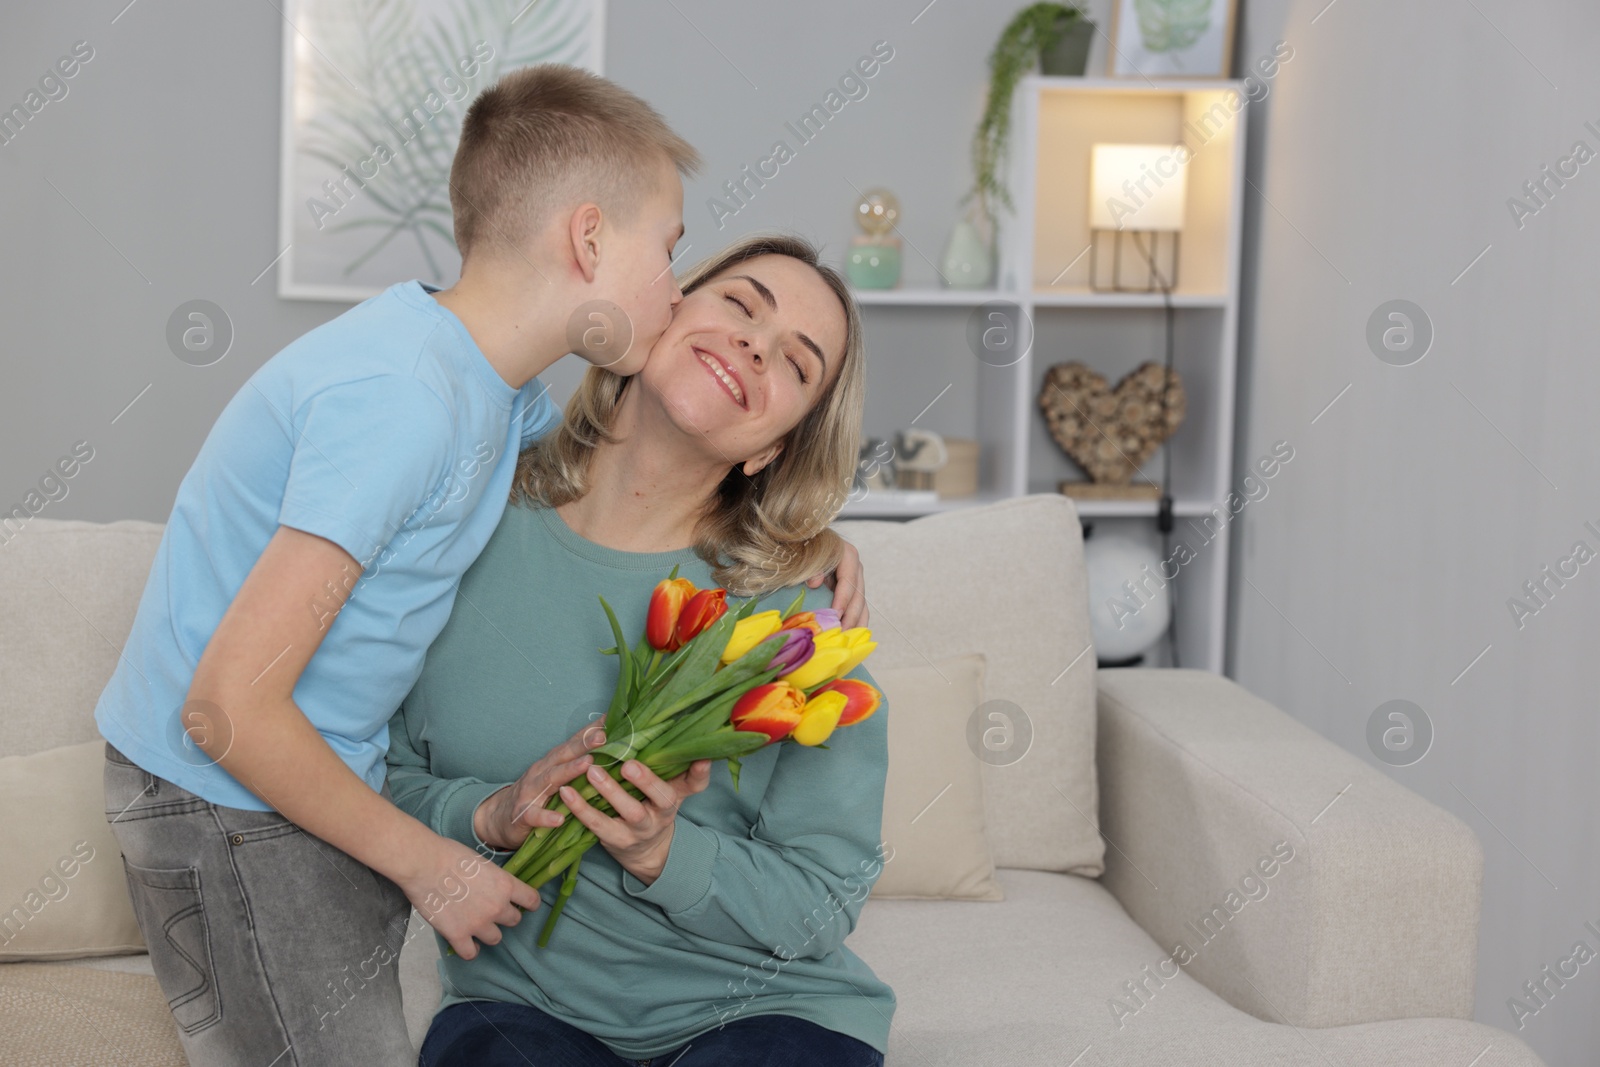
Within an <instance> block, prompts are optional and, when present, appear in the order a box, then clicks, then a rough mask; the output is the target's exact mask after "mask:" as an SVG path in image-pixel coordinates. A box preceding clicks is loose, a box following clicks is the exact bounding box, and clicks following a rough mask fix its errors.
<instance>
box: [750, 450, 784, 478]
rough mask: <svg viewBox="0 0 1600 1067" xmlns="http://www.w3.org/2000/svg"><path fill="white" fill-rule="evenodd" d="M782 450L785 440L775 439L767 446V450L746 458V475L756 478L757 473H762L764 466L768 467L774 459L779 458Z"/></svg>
mask: <svg viewBox="0 0 1600 1067" xmlns="http://www.w3.org/2000/svg"><path fill="white" fill-rule="evenodd" d="M782 451H783V442H782V441H774V442H773V443H772V444H771V445H769V446H768V447H767V449H766V451H764V452H762V453H761V454H760V455H759V456H751V457H750V458H749V459H747V460H745V461H744V475H745V477H746V478H754V477H755V476H756V475H758V474H760V473H761V471H762V470H763V469H764V468H766V467H767V466H768V465H769V464H770V463H771V462H772V461H773V460H775V459H777V458H778V455H779V454H780V453H781V452H782Z"/></svg>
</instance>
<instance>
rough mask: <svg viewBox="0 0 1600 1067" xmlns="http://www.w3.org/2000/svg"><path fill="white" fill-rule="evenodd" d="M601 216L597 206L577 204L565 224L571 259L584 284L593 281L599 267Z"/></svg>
mask: <svg viewBox="0 0 1600 1067" xmlns="http://www.w3.org/2000/svg"><path fill="white" fill-rule="evenodd" d="M602 221H603V216H602V215H601V212H600V205H599V204H579V205H578V207H577V209H576V210H574V211H573V213H572V217H571V218H570V219H569V220H568V222H567V237H568V240H569V241H570V242H571V245H572V259H573V262H574V263H576V264H577V267H578V272H579V273H581V274H582V275H583V280H584V281H586V282H592V281H594V275H595V271H596V270H598V269H599V267H600V224H601V222H602Z"/></svg>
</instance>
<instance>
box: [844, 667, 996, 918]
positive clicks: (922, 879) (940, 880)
mask: <svg viewBox="0 0 1600 1067" xmlns="http://www.w3.org/2000/svg"><path fill="white" fill-rule="evenodd" d="M872 680H873V681H875V682H877V683H878V686H879V687H880V688H881V689H882V690H883V694H884V697H885V699H886V700H887V701H888V705H889V780H888V782H887V783H886V784H885V786H884V796H883V830H882V837H883V842H884V844H885V846H886V851H885V858H884V864H883V872H882V873H881V874H880V875H879V876H878V880H877V882H875V883H874V884H873V886H872V896H874V897H877V898H879V899H912V900H943V899H959V900H1001V899H1003V897H1004V894H1003V893H1001V891H1000V886H999V884H998V883H997V882H996V881H995V880H994V859H993V857H992V856H991V854H990V849H989V839H988V837H987V836H985V834H984V810H983V776H982V774H981V773H980V769H981V768H982V766H983V765H982V764H981V763H979V762H978V758H977V757H976V756H974V755H973V754H972V750H971V749H969V748H968V747H967V742H966V728H967V718H968V717H969V716H970V715H971V714H972V711H973V709H974V708H976V707H977V706H978V705H979V704H982V703H983V656H981V655H979V654H978V653H972V654H970V655H966V656H958V657H956V658H955V659H947V660H943V661H942V662H939V663H930V664H927V665H925V666H916V667H887V668H885V669H883V670H879V671H874V672H873V674H872Z"/></svg>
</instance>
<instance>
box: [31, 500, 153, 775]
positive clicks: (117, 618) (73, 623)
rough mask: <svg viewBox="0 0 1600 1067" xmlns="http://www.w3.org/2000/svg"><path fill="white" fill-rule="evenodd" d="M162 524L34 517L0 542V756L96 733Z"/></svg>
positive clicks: (94, 735) (51, 745) (82, 739)
mask: <svg viewBox="0 0 1600 1067" xmlns="http://www.w3.org/2000/svg"><path fill="white" fill-rule="evenodd" d="M161 531H162V527H161V526H160V525H159V524H157V523H152V522H132V521H128V522H113V523H94V522H76V521H57V520H54V519H34V520H33V521H32V522H30V523H28V525H27V526H25V527H24V528H23V529H22V531H21V532H20V533H18V534H17V535H16V536H14V537H12V538H11V539H10V540H9V541H7V542H6V544H5V545H4V546H3V547H0V604H5V605H6V606H7V609H8V610H6V611H5V612H0V756H25V755H28V754H29V753H32V752H42V751H43V750H45V749H47V748H56V747H59V746H61V745H70V744H73V743H74V742H79V741H88V740H90V739H92V738H96V737H99V736H100V731H99V730H97V729H96V728H95V725H94V706H95V703H96V702H97V701H98V700H99V699H100V691H101V690H102V689H104V688H105V685H106V681H107V680H108V679H109V678H110V677H111V671H112V669H113V668H114V667H115V666H116V664H117V656H118V655H119V654H120V653H121V650H122V644H123V642H124V641H125V640H127V637H128V631H129V630H131V629H132V628H133V616H134V612H135V611H137V610H138V607H139V596H140V594H141V593H143V592H144V583H145V579H146V578H147V577H149V574H150V563H151V561H152V560H154V559H155V555H156V546H157V545H158V544H160V542H161Z"/></svg>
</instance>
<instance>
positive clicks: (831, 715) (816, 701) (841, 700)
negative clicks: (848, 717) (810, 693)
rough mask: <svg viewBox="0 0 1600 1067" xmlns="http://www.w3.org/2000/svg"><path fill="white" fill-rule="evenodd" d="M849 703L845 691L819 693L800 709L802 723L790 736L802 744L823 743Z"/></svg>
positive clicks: (837, 723)
mask: <svg viewBox="0 0 1600 1067" xmlns="http://www.w3.org/2000/svg"><path fill="white" fill-rule="evenodd" d="M848 703H849V700H848V698H847V697H846V696H845V695H844V694H843V693H834V692H828V693H818V694H817V695H816V696H814V697H812V698H811V699H810V700H808V701H806V706H805V707H804V708H801V709H800V725H798V726H796V727H795V728H794V733H792V734H790V735H789V736H791V737H793V738H794V739H795V740H796V741H798V742H800V743H801V744H802V745H820V744H822V743H823V742H824V741H826V740H827V739H828V736H829V735H830V734H832V733H833V728H834V727H835V726H838V725H839V716H841V715H843V714H844V709H845V705H846V704H848Z"/></svg>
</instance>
